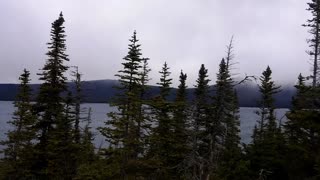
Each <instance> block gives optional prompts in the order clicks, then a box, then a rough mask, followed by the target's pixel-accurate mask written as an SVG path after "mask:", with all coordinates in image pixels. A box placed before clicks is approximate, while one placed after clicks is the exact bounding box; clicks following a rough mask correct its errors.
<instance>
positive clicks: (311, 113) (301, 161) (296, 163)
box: [285, 74, 320, 178]
mask: <svg viewBox="0 0 320 180" xmlns="http://www.w3.org/2000/svg"><path fill="white" fill-rule="evenodd" d="M305 81H306V79H305V77H303V76H302V75H301V74H300V75H299V77H298V83H297V85H296V86H295V87H296V89H297V93H296V95H295V97H294V98H293V100H292V108H291V110H290V112H288V113H287V114H286V115H287V118H288V121H287V122H286V124H285V132H286V133H285V135H286V140H287V144H288V155H287V156H286V157H287V163H286V166H287V168H288V173H289V177H290V178H305V177H309V178H311V177H313V178H314V177H315V176H317V175H319V172H318V171H317V170H316V164H317V161H318V158H319V150H320V143H319V139H320V137H319V133H320V128H319V127H320V126H319V122H318V120H319V117H320V113H319V106H318V107H317V105H316V103H315V102H316V99H317V95H316V94H317V88H314V87H312V86H308V85H307V84H306V82H305ZM318 93H319V92H318Z"/></svg>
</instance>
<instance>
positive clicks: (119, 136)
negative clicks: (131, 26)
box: [100, 32, 150, 178]
mask: <svg viewBox="0 0 320 180" xmlns="http://www.w3.org/2000/svg"><path fill="white" fill-rule="evenodd" d="M130 42H131V44H129V52H128V55H127V56H126V57H124V58H123V59H124V62H123V63H122V65H123V69H122V70H120V71H119V74H116V76H117V77H119V82H120V85H119V86H118V87H117V88H118V90H119V92H120V93H119V94H118V95H117V97H116V98H115V99H114V101H113V103H112V105H113V106H117V108H118V111H117V112H111V113H109V114H108V116H109V118H110V120H108V121H107V122H106V127H104V128H100V132H101V133H102V134H103V135H104V136H105V137H106V139H107V141H108V142H109V143H110V146H111V148H112V149H113V153H112V157H111V158H112V159H113V160H116V161H118V162H119V164H120V166H119V167H120V169H119V172H120V174H119V176H120V177H122V178H126V177H128V176H131V174H132V175H133V176H134V174H138V172H133V171H132V167H134V166H135V165H134V164H135V163H140V160H141V158H140V157H143V154H144V151H145V150H144V149H145V144H144V143H145V142H144V141H145V136H144V133H143V132H144V131H145V127H144V126H145V122H146V119H145V118H146V117H145V116H144V115H143V113H142V112H143V111H144V109H143V100H142V98H143V95H144V93H145V90H146V88H145V86H146V83H147V81H148V72H149V71H150V70H149V68H148V64H147V60H148V59H147V58H142V57H141V49H140V45H139V44H138V39H137V37H136V32H134V34H133V36H132V38H131V39H130ZM146 127H148V126H146ZM107 151H108V150H107Z"/></svg>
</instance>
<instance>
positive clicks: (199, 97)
mask: <svg viewBox="0 0 320 180" xmlns="http://www.w3.org/2000/svg"><path fill="white" fill-rule="evenodd" d="M209 82H210V80H209V79H208V70H207V69H206V68H205V66H204V64H202V65H201V67H200V69H199V73H198V79H197V81H196V85H195V90H194V100H193V102H192V121H191V127H192V133H191V145H192V150H191V152H190V154H189V155H188V157H187V160H186V167H187V168H189V173H188V174H187V176H188V178H191V179H201V178H204V176H205V174H206V173H208V171H209V170H208V168H209V163H210V160H208V157H209V153H210V152H209V149H210V148H209V144H208V140H207V139H208V137H209V134H208V132H207V131H206V125H208V123H209V119H210V118H209V114H210V113H209V112H210V109H211V108H210V102H209V99H210V98H209V97H210V94H209Z"/></svg>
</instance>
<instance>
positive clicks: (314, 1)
mask: <svg viewBox="0 0 320 180" xmlns="http://www.w3.org/2000/svg"><path fill="white" fill-rule="evenodd" d="M307 10H308V11H310V12H311V14H312V18H311V19H308V20H307V23H306V24H304V25H303V26H305V27H308V28H310V30H309V33H310V34H311V36H312V37H311V39H308V43H309V47H310V48H311V50H310V51H307V53H308V54H309V55H310V56H311V58H312V76H311V77H312V87H316V85H317V83H319V82H318V81H319V80H318V79H319V77H318V76H319V70H320V68H319V54H320V2H319V0H311V2H309V3H308V8H307Z"/></svg>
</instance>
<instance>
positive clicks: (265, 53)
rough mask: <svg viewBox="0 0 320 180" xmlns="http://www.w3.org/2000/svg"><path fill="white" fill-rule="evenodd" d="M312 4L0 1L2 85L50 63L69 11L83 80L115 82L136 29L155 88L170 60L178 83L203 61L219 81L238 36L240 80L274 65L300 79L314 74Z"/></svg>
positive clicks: (72, 47) (70, 39)
mask: <svg viewBox="0 0 320 180" xmlns="http://www.w3.org/2000/svg"><path fill="white" fill-rule="evenodd" d="M306 2H307V1H306V0H303V1H301V0H283V1H278V0H269V1H263V0H239V1H235V0H223V1H221V0H203V1H194V0H176V1H174V2H173V1H170V0H154V1H149V0H138V1H130V0H123V1H118V0H108V1H105V0H96V1H87V0H69V1H63V0H51V1H49V0H44V1H37V0H28V1H19V0H3V1H0V22H1V28H0V37H1V38H0V70H1V76H0V82H1V83H4V82H17V77H18V76H19V74H20V73H21V71H22V69H23V68H24V67H25V68H27V69H29V70H30V71H31V72H32V74H33V75H32V79H33V82H38V81H37V79H38V77H37V76H36V75H35V74H36V73H38V72H39V69H40V68H41V67H42V66H43V64H44V62H45V59H46V56H45V53H46V51H47V49H46V43H47V42H48V41H49V38H50V37H49V32H50V26H51V23H52V22H53V21H54V20H55V19H56V18H57V17H58V14H59V12H60V11H63V13H64V16H65V19H66V23H65V26H66V33H67V48H68V52H67V53H68V54H69V55H70V59H71V61H70V64H71V65H78V66H79V68H80V70H81V72H82V73H83V74H84V79H86V80H93V79H113V78H114V74H115V73H116V72H117V71H118V70H119V69H121V65H120V63H121V62H122V58H123V57H124V56H125V55H126V53H127V45H128V39H129V38H130V36H131V35H132V32H133V30H137V32H138V38H139V39H140V43H141V44H142V52H143V55H144V56H145V57H149V58H150V59H151V60H150V66H151V68H152V73H151V76H152V79H153V80H152V83H153V84H155V83H156V82H157V81H158V79H159V76H158V71H159V70H160V69H161V66H162V64H163V63H164V61H167V62H168V64H169V66H170V67H171V70H172V72H173V73H172V77H173V78H174V82H175V84H177V82H178V76H179V72H180V69H183V70H184V72H186V73H187V74H188V77H189V80H188V81H189V83H188V84H189V86H192V85H193V84H194V81H195V79H196V78H197V73H198V69H199V67H200V64H201V63H204V64H205V65H206V67H207V68H208V69H209V75H210V78H211V79H212V80H213V81H214V79H215V75H216V72H217V70H218V64H219V61H220V60H221V58H222V57H224V56H225V50H226V49H225V47H226V45H227V44H228V42H229V40H230V38H231V36H232V35H234V40H235V43H234V46H235V49H234V53H235V61H237V62H239V64H237V65H236V66H235V72H234V73H238V74H239V75H238V76H240V77H241V76H242V75H243V74H244V73H247V74H253V75H260V74H261V72H262V71H263V70H264V69H265V68H266V66H267V65H270V66H271V68H272V70H273V72H274V79H276V80H277V81H279V82H294V81H295V80H296V77H297V75H298V73H300V72H302V73H304V74H308V73H309V64H308V62H307V60H308V59H309V58H308V56H307V55H306V53H305V50H307V49H308V46H307V44H306V41H305V39H306V38H307V37H308V33H307V29H306V28H303V27H301V24H303V23H304V22H305V21H306V19H307V18H308V17H309V16H310V15H309V13H308V12H307V11H305V9H306V7H307V5H306Z"/></svg>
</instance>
